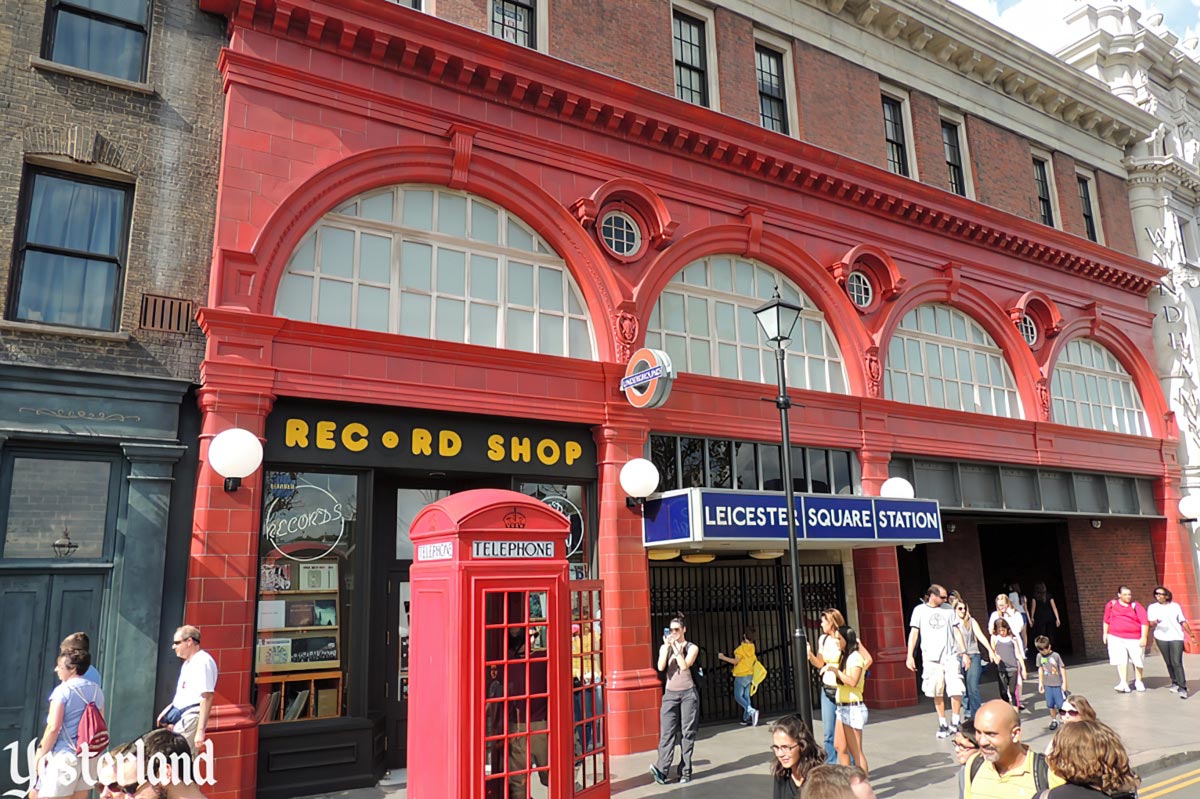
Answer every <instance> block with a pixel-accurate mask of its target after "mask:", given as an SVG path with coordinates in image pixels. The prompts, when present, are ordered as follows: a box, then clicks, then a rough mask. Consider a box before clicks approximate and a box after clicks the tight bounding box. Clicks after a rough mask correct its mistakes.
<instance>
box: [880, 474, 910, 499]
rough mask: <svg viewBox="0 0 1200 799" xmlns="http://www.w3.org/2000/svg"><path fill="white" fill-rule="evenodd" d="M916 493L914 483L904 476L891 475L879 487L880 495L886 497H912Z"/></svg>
mask: <svg viewBox="0 0 1200 799" xmlns="http://www.w3.org/2000/svg"><path fill="white" fill-rule="evenodd" d="M916 495H917V492H916V491H915V490H914V489H913V485H912V483H910V482H908V481H907V480H905V479H904V478H903V477H889V478H888V479H886V480H884V481H883V485H881V486H880V487H879V496H881V497H885V498H886V499H912V498H913V497H915V496H916Z"/></svg>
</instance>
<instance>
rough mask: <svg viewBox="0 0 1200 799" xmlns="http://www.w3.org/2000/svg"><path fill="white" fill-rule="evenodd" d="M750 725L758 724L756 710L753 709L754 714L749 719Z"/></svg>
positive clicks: (755, 725)
mask: <svg viewBox="0 0 1200 799" xmlns="http://www.w3.org/2000/svg"><path fill="white" fill-rule="evenodd" d="M750 726H751V727H757V726H758V711H757V710H755V711H754V716H753V717H752V718H751V719H750Z"/></svg>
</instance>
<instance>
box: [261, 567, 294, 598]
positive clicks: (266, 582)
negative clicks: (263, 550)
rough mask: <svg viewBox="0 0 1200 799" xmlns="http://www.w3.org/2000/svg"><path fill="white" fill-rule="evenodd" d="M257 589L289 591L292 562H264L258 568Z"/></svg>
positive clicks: (290, 588) (290, 587)
mask: <svg viewBox="0 0 1200 799" xmlns="http://www.w3.org/2000/svg"><path fill="white" fill-rule="evenodd" d="M258 590H260V591H291V590H292V564H290V563H284V562H281V561H268V562H264V563H263V564H262V565H261V566H259V569H258Z"/></svg>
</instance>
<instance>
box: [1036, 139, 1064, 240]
mask: <svg viewBox="0 0 1200 799" xmlns="http://www.w3.org/2000/svg"><path fill="white" fill-rule="evenodd" d="M1034 161H1044V162H1045V163H1046V185H1047V186H1049V188H1050V209H1051V212H1052V213H1053V214H1054V225H1053V227H1055V228H1056V229H1058V230H1062V229H1063V215H1062V207H1061V206H1060V205H1059V202H1058V181H1056V180H1055V179H1054V156H1053V155H1052V154H1051V153H1050V151H1049V150H1043V149H1042V148H1040V147H1030V148H1029V170H1030V172H1029V179H1030V180H1034V177H1033V162H1034ZM1033 199H1034V201H1035V202H1037V203H1040V202H1041V200H1040V199H1039V198H1038V195H1037V181H1036V180H1034V185H1033ZM1037 212H1038V215H1037V219H1036V220H1035V221H1036V222H1037V223H1038V224H1045V223H1044V222H1042V209H1041V206H1040V205H1038V206H1037Z"/></svg>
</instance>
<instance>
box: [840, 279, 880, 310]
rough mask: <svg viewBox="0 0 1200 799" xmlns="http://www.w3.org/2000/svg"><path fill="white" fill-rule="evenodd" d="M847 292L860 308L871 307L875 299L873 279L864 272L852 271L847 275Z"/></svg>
mask: <svg viewBox="0 0 1200 799" xmlns="http://www.w3.org/2000/svg"><path fill="white" fill-rule="evenodd" d="M846 293H847V294H848V295H850V302H852V303H854V304H855V305H856V306H857V307H859V308H870V307H871V302H872V301H873V300H874V299H875V290H874V289H873V288H871V279H870V278H869V277H867V276H866V275H865V274H863V273H862V272H851V273H850V274H849V275H847V276H846Z"/></svg>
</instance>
